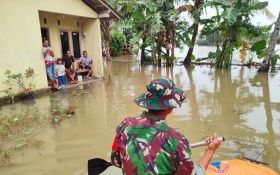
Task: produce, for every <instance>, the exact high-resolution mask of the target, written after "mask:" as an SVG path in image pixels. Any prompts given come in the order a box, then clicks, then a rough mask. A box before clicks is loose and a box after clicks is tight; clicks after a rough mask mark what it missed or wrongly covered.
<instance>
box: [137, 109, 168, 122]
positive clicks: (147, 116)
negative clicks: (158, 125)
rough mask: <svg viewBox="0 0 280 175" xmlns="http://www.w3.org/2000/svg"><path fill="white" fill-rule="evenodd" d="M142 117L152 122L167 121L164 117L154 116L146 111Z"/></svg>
mask: <svg viewBox="0 0 280 175" xmlns="http://www.w3.org/2000/svg"><path fill="white" fill-rule="evenodd" d="M140 116H141V117H145V118H148V119H151V120H155V121H160V120H164V121H165V119H164V117H163V116H162V115H155V114H152V113H150V112H147V111H144V112H143V113H142V114H141V115H140Z"/></svg>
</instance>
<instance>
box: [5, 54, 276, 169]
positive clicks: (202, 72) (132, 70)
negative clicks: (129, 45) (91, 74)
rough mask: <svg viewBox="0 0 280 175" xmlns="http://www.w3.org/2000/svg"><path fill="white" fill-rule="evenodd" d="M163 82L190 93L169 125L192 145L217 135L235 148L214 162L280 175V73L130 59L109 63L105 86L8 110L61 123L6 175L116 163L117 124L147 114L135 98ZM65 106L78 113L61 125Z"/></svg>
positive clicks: (42, 132) (15, 158) (41, 134)
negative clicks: (254, 163)
mask: <svg viewBox="0 0 280 175" xmlns="http://www.w3.org/2000/svg"><path fill="white" fill-rule="evenodd" d="M156 77H168V78H171V79H172V80H174V82H175V83H176V85H177V86H178V87H180V88H182V89H183V90H185V91H186V94H187V98H186V100H185V102H184V103H183V105H182V107H181V108H180V109H175V110H174V112H173V113H172V114H171V115H170V116H169V117H168V119H167V122H168V123H169V125H170V126H172V127H174V128H176V129H178V130H179V131H180V132H182V133H183V134H184V135H185V136H186V137H187V138H188V139H189V141H190V142H196V141H199V140H201V139H203V138H204V137H206V136H208V135H211V134H213V133H214V132H217V133H219V134H220V135H223V136H224V137H225V138H226V139H227V140H228V142H226V143H225V144H224V145H223V146H222V148H221V149H220V150H219V151H218V152H217V154H216V155H215V157H214V160H227V159H235V158H236V157H242V156H245V157H249V158H252V159H255V160H258V161H262V162H265V163H268V164H269V166H270V167H272V168H273V169H274V170H276V171H277V172H280V93H279V89H280V73H278V72H277V71H276V73H269V74H268V75H266V74H257V69H255V68H251V69H248V68H246V67H232V68H231V69H229V70H215V69H214V68H211V67H209V66H195V67H191V68H188V69H186V68H185V67H183V66H174V67H173V68H165V67H162V68H157V67H154V66H144V67H140V66H139V62H137V61H133V60H130V59H125V58H122V59H118V60H115V61H113V62H112V63H107V65H106V76H105V80H104V81H96V82H94V83H91V84H87V85H83V86H82V87H77V88H75V89H71V90H62V91H60V92H58V93H54V94H51V95H46V96H42V97H40V98H37V99H35V101H34V102H32V103H30V102H28V101H26V102H22V103H17V104H14V105H10V106H3V107H1V110H0V114H1V116H2V115H4V114H10V113H16V112H19V111H25V112H26V111H28V112H29V113H33V114H34V113H35V114H36V115H37V116H38V117H41V118H43V117H44V116H46V115H50V116H52V117H53V118H54V122H53V121H48V122H47V124H44V125H43V124H42V125H40V126H35V127H34V128H35V137H36V139H38V140H40V141H42V143H41V144H40V146H38V147H33V146H31V147H26V148H24V149H22V150H19V151H15V152H13V154H12V155H11V164H10V165H9V166H5V167H1V168H0V174H3V175H15V174H22V175H33V174H34V175H50V174H57V175H58V174H61V175H79V174H85V173H86V168H87V160H88V159H91V158H96V157H100V158H104V159H107V160H109V153H110V150H111V144H112V141H113V138H114V135H115V128H116V126H117V124H118V123H120V122H121V121H122V120H123V119H124V118H125V117H128V116H135V115H138V114H140V112H141V110H142V109H140V108H139V107H138V106H137V105H136V104H134V102H133V98H134V97H135V96H137V95H139V94H140V93H142V92H143V91H144V90H145V85H146V84H147V82H148V81H149V80H151V79H153V78H156ZM60 106H61V107H72V108H73V109H74V111H75V114H74V115H73V116H71V117H69V118H67V119H65V120H61V121H60V120H58V121H57V120H55V117H56V116H55V114H52V112H53V111H55V109H57V108H58V107H60ZM202 153H203V149H202V148H197V149H194V150H193V159H194V160H195V161H197V160H198V159H199V157H200V156H201V155H202ZM113 174H115V173H113Z"/></svg>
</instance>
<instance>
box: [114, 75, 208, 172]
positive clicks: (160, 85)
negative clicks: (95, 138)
mask: <svg viewBox="0 0 280 175" xmlns="http://www.w3.org/2000/svg"><path fill="white" fill-rule="evenodd" d="M184 99H185V94H184V93H183V91H182V90H180V89H176V88H175V84H174V83H173V81H171V80H169V79H156V80H153V81H152V82H151V83H150V84H149V85H148V86H147V91H146V93H144V94H142V95H141V96H140V97H138V98H136V99H135V102H136V103H137V104H138V105H139V106H142V107H145V108H147V109H153V110H161V109H167V108H174V107H179V106H181V103H182V101H183V100H184ZM116 132H117V134H116V137H115V141H114V144H113V146H112V149H113V151H112V156H111V159H112V163H113V164H114V162H119V164H121V166H122V169H123V172H124V174H127V175H144V174H145V175H146V174H180V175H191V174H197V175H202V174H205V171H204V169H203V168H201V167H200V166H195V165H194V163H193V162H192V160H191V150H190V147H189V142H188V141H187V139H186V138H185V137H184V136H183V135H182V134H180V133H179V132H177V131H175V130H174V129H173V128H170V127H168V125H167V124H166V121H165V119H164V118H163V117H162V116H158V115H154V114H152V113H149V112H143V113H142V114H141V115H140V116H138V117H128V118H126V119H125V120H123V121H122V122H121V124H119V126H118V127H117V131H116ZM115 165H116V164H115ZM116 166H117V165H116Z"/></svg>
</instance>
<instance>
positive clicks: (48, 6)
mask: <svg viewBox="0 0 280 175" xmlns="http://www.w3.org/2000/svg"><path fill="white" fill-rule="evenodd" d="M102 18H120V15H118V13H116V12H115V11H114V9H112V7H110V6H109V5H108V4H107V3H106V2H105V1H104V0H0V23H1V24H0V25H1V27H0V60H1V64H0V91H1V90H4V89H5V88H8V86H9V85H7V84H5V83H3V82H5V80H6V77H5V75H4V73H5V71H6V70H11V71H12V72H15V73H18V72H24V71H25V70H26V69H27V68H28V67H30V68H32V69H34V71H35V74H36V76H35V77H34V81H33V83H34V84H35V88H36V89H37V90H38V89H43V88H47V87H48V83H47V75H46V72H45V65H44V60H43V56H42V39H44V38H46V39H49V42H50V45H51V47H52V49H53V50H54V54H55V58H57V57H61V56H62V55H63V54H64V53H65V51H66V50H68V49H70V50H71V51H72V53H73V55H74V57H75V58H76V59H78V58H79V57H80V56H81V52H82V51H83V50H86V51H88V54H89V55H90V56H92V58H93V62H94V64H93V68H94V74H95V75H96V76H98V77H102V76H103V59H102V47H101V30H100V20H101V19H102ZM4 95H5V94H0V96H4Z"/></svg>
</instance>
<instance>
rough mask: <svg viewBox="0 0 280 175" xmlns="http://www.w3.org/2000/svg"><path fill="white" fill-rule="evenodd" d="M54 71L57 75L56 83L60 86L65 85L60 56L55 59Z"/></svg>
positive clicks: (63, 69)
mask: <svg viewBox="0 0 280 175" xmlns="http://www.w3.org/2000/svg"><path fill="white" fill-rule="evenodd" d="M55 72H56V74H57V76H58V83H59V85H60V86H65V85H66V79H65V66H64V64H63V61H62V59H61V58H58V59H57V64H56V66H55Z"/></svg>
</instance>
